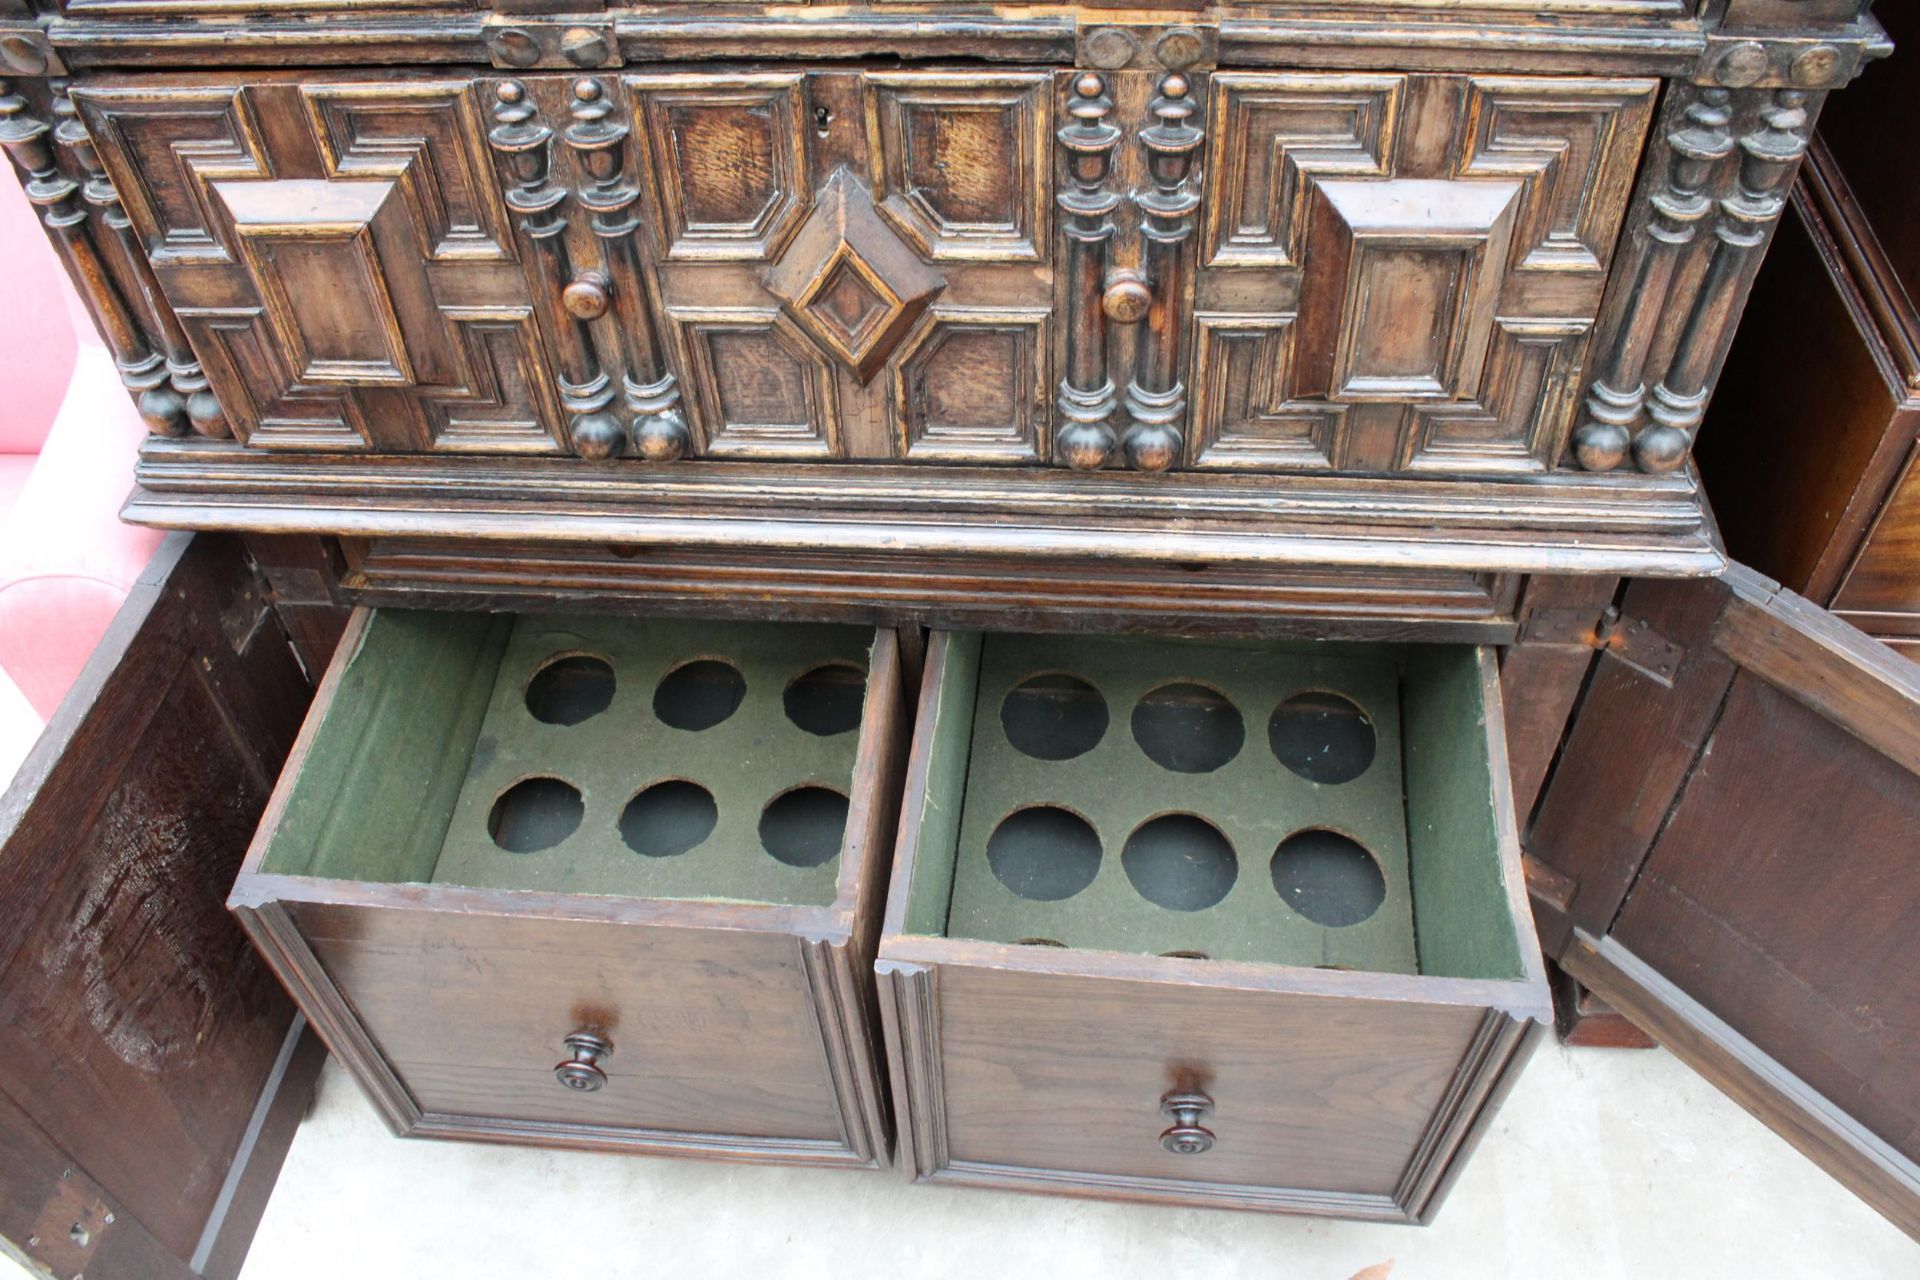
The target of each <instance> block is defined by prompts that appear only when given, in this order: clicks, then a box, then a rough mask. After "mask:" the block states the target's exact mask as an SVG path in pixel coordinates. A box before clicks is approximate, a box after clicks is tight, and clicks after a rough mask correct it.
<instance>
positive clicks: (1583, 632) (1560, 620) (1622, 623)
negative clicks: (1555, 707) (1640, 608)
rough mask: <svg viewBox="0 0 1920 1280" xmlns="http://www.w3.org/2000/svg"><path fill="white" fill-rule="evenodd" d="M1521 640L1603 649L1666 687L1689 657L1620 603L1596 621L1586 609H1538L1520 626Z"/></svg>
mask: <svg viewBox="0 0 1920 1280" xmlns="http://www.w3.org/2000/svg"><path fill="white" fill-rule="evenodd" d="M1518 642H1519V643H1520V644H1527V645H1566V646H1569V647H1578V648H1583V649H1598V650H1602V651H1604V652H1606V653H1610V654H1612V655H1613V657H1614V658H1615V659H1616V660H1617V661H1619V662H1622V663H1625V664H1626V665H1627V666H1628V667H1630V668H1632V669H1633V670H1634V671H1637V672H1639V673H1640V674H1641V675H1643V676H1645V677H1646V678H1647V679H1649V680H1651V681H1653V682H1654V683H1655V684H1658V685H1660V686H1661V687H1662V688H1667V689H1671V688H1673V680H1674V677H1675V675H1677V674H1678V673H1679V671H1680V660H1681V659H1682V658H1684V657H1686V656H1687V651H1686V650H1685V649H1683V648H1681V647H1680V646H1679V645H1677V644H1675V643H1673V641H1671V640H1669V639H1667V638H1666V637H1665V636H1663V635H1661V634H1660V633H1659V632H1658V631H1655V630H1654V629H1653V628H1652V627H1651V626H1649V625H1647V623H1646V621H1645V620H1644V619H1641V618H1629V617H1625V616H1623V615H1622V614H1621V612H1620V607H1619V606H1618V605H1611V604H1610V605H1608V606H1607V608H1606V611H1605V612H1603V613H1602V614H1601V615H1600V617H1599V619H1598V620H1597V621H1596V620H1595V619H1594V616H1593V614H1592V613H1591V612H1589V611H1588V610H1585V609H1540V610H1536V611H1535V612H1534V613H1532V614H1529V615H1528V617H1527V621H1526V624H1525V625H1524V626H1523V627H1522V628H1521V629H1520V636H1519V640H1518Z"/></svg>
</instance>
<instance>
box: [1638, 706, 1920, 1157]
mask: <svg viewBox="0 0 1920 1280" xmlns="http://www.w3.org/2000/svg"><path fill="white" fill-rule="evenodd" d="M1840 796H1844V797H1845V799H1844V802H1843V803H1836V800H1835V797H1840ZM1917 849H1920V775H1916V774H1914V773H1913V772H1912V771H1911V770H1910V769H1909V768H1907V767H1906V766H1903V765H1902V764H1900V763H1897V762H1895V761H1893V760H1890V759H1888V758H1887V757H1886V756H1884V755H1881V754H1880V753H1879V752H1877V751H1873V750H1871V749H1867V748H1865V747H1864V744H1862V743H1861V742H1860V741H1859V740H1858V739H1856V738H1854V737H1853V736H1852V735H1851V734H1849V733H1848V732H1847V730H1845V729H1844V728H1842V727H1840V726H1838V725H1836V724H1834V723H1833V722H1832V721H1830V720H1828V719H1827V718H1826V717H1824V716H1822V715H1820V714H1818V713H1817V712H1815V711H1812V710H1810V709H1808V708H1807V707H1805V706H1804V705H1802V704H1801V703H1799V702H1797V701H1795V700H1794V699H1793V698H1792V697H1791V696H1790V695H1788V694H1786V693H1783V692H1781V691H1780V690H1779V689H1776V688H1775V687H1773V686H1772V685H1770V684H1768V683H1767V682H1766V681H1765V680H1762V679H1759V678H1757V677H1755V676H1753V675H1751V674H1748V673H1745V672H1742V673H1741V674H1740V675H1738V676H1736V677H1735V679H1734V683H1733V688H1732V689H1731V691H1730V692H1729V694H1728V697H1727V701H1726V704H1725V706H1724V708H1723V710H1722V711H1721V715H1720V721H1719V723H1718V724H1717V725H1716V726H1715V728H1714V732H1713V736H1712V737H1711V738H1709V739H1708V740H1707V744H1706V746H1705V748H1704V749H1703V751H1702V753H1701V756H1700V760H1699V763H1698V765H1697V766H1696V768H1695V769H1694V772H1693V775H1692V777H1690V778H1689V779H1688V781H1687V786H1686V789H1685V791H1684V793H1683V794H1682V796H1681V798H1680V800H1679V802H1678V804H1677V805H1676V806H1675V808H1674V810H1673V813H1672V815H1671V817H1669V819H1668V820H1667V824H1666V826H1665V828H1664V829H1663V830H1662V831H1661V833H1660V838H1659V840H1657V841H1656V842H1655V844H1654V846H1653V850H1652V852H1651V853H1650V854H1649V855H1648V857H1647V861H1646V863H1645V865H1644V866H1643V867H1642V869H1641V872H1640V877H1639V879H1638V880H1637V881H1636V882H1635V885H1634V888H1633V892H1632V894H1631V895H1630V896H1629V897H1628V898H1627V902H1626V905H1625V907H1624V909H1623V910H1622V911H1621V913H1620V917H1619V919H1618V920H1616V921H1615V923H1614V926H1613V929H1612V931H1611V932H1612V936H1613V937H1614V938H1616V939H1618V940H1619V941H1620V942H1621V943H1622V944H1623V945H1625V946H1627V947H1628V948H1630V949H1632V950H1633V952H1634V953H1635V954H1636V955H1638V956H1639V957H1640V958H1641V959H1643V960H1645V961H1646V962H1647V963H1648V964H1651V965H1653V966H1654V967H1656V968H1657V969H1659V970H1660V971H1661V972H1662V973H1665V974H1668V975H1669V976H1671V977H1672V978H1673V979H1674V981H1676V982H1677V983H1679V984H1680V985H1681V986H1682V987H1683V988H1685V990H1686V991H1687V993H1688V994H1689V995H1691V996H1692V997H1693V998H1694V999H1696V1000H1698V1001H1699V1002H1700V1003H1701V1004H1703V1005H1705V1006H1706V1007H1708V1008H1709V1009H1712V1010H1713V1011H1714V1012H1715V1013H1716V1014H1717V1015H1718V1016H1720V1017H1721V1018H1723V1019H1725V1020H1726V1022H1727V1023H1728V1024H1729V1025H1731V1026H1732V1027H1734V1028H1735V1029H1736V1030H1737V1031H1739V1032H1740V1033H1741V1034H1742V1035H1744V1036H1746V1037H1747V1038H1749V1039H1751V1040H1754V1041H1756V1042H1758V1043H1762V1044H1765V1045H1767V1046H1768V1048H1769V1050H1770V1051H1771V1053H1772V1054H1773V1056H1774V1057H1776V1058H1777V1059H1779V1061H1780V1062H1781V1063H1782V1065H1784V1066H1785V1067H1786V1068H1787V1069H1788V1070H1790V1071H1792V1072H1793V1073H1794V1074H1795V1075H1798V1076H1800V1077H1801V1078H1803V1079H1805V1080H1809V1081H1813V1082H1816V1083H1817V1084H1818V1085H1819V1086H1820V1088H1821V1091H1822V1092H1823V1093H1824V1094H1825V1095H1826V1096H1827V1097H1828V1098H1829V1099H1831V1100H1832V1101H1833V1102H1834V1103H1836V1104H1837V1105H1839V1106H1840V1107H1841V1108H1843V1109H1844V1110H1845V1111H1847V1112H1848V1113H1850V1114H1851V1115H1853V1116H1854V1117H1856V1118H1857V1119H1858V1120H1859V1121H1860V1122H1861V1123H1862V1124H1864V1125H1866V1127H1867V1128H1869V1129H1871V1130H1872V1131H1874V1132H1875V1133H1879V1134H1884V1135H1885V1136H1886V1137H1887V1139H1888V1140H1889V1141H1891V1142H1892V1143H1893V1144H1894V1145H1895V1146H1896V1147H1898V1148H1899V1149H1900V1150H1901V1151H1902V1152H1903V1153H1904V1154H1905V1155H1906V1156H1907V1157H1908V1158H1909V1159H1914V1160H1920V1075H1916V1073H1915V1072H1913V1071H1912V1070H1910V1069H1908V1068H1909V1066H1910V1064H1911V1063H1912V1061H1913V1055H1914V1052H1915V1050H1916V1048H1920V999H1916V998H1914V997H1913V996H1912V995H1911V993H1913V992H1915V991H1920V955H1917V954H1916V953H1915V951H1914V948H1913V947H1912V945H1911V940H1912V938H1913V937H1914V936H1915V933H1916V932H1917V931H1920V891H1916V889H1915V887H1914V879H1915V872H1916V850H1917ZM1784 973H1790V974H1791V975H1792V976H1791V979H1790V980H1787V981H1782V980H1781V977H1782V975H1783V974H1784Z"/></svg>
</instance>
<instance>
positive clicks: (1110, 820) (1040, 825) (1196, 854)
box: [878, 633, 1550, 1221]
mask: <svg viewBox="0 0 1920 1280" xmlns="http://www.w3.org/2000/svg"><path fill="white" fill-rule="evenodd" d="M879 955H880V959H879V965H878V968H879V972H880V975H881V987H882V995H881V1011H882V1018H883V1021H884V1022H885V1024H886V1030H887V1037H888V1048H889V1057H890V1062H891V1066H892V1073H893V1084H894V1099H895V1107H896V1112H897V1114H898V1116H899V1125H900V1133H901V1155H900V1162H901V1164H902V1165H903V1167H904V1168H905V1169H906V1170H907V1172H908V1173H909V1175H910V1176H913V1177H916V1178H919V1179H926V1180H935V1181H954V1182H964V1183H973V1184H987V1185H999V1186H1011V1187H1019V1188H1026V1189H1038V1190H1054V1191H1064V1192H1069V1193H1076V1194H1089V1195H1102V1196H1118V1197H1123V1198H1137V1199H1151V1200H1166V1201H1173V1202H1180V1203H1193V1204H1206V1205H1224V1206H1232V1207H1242V1208H1263V1209H1277V1210H1293V1211H1301V1212H1312V1213H1322V1214H1324V1213H1334V1214H1343V1215H1352V1216H1358V1217H1369V1218H1381V1219H1397V1220H1416V1221H1424V1220H1426V1219H1427V1218H1428V1217H1429V1216H1430V1215H1431V1214H1432V1213H1433V1212H1434V1211H1435V1210H1436V1208H1437V1206H1438V1203H1439V1199H1440V1196H1441V1194H1442V1193H1443V1192H1444V1189H1445V1188H1446V1186H1447V1185H1448V1184H1449V1182H1450V1180H1451V1178H1452V1176H1453V1174H1454V1173H1455V1172H1456V1171H1457V1169H1458V1167H1459V1163H1460V1161H1461V1160H1462V1158H1463V1157H1464V1155H1465V1153H1466V1151H1467V1149H1468V1148H1469V1147H1470V1146H1471V1144H1472V1142H1473V1141H1474V1139H1475V1138H1476V1137H1477V1136H1478V1134H1479V1133H1480V1132H1481V1130H1482V1129H1483V1128H1484V1127H1485V1126H1486V1124H1487V1123H1488V1122H1489V1120H1490V1117H1491V1115H1492V1113H1493V1110H1494V1106H1495V1104H1496V1102H1497V1100H1498V1098H1499V1097H1500V1096H1501V1093H1502V1091H1503V1089H1504V1088H1505V1086H1506V1084H1507V1083H1508V1082H1510V1080H1511V1079H1512V1078H1513V1074H1514V1073H1515V1071H1516V1070H1517V1068H1518V1066H1519V1065H1520V1064H1521V1063H1522V1062H1523V1061H1524V1059H1525V1056H1526V1051H1527V1049H1528V1047H1529V1046H1530V1044H1531V1040H1532V1036H1531V1032H1532V1030H1533V1029H1534V1027H1535V1026H1536V1025H1537V1024H1539V1023H1542V1022H1544V1021H1545V1020H1547V1019H1548V1017H1549V1016H1550V1002H1549V998H1548V995H1547V991H1546V985H1545V980H1544V977H1543V974H1542V969H1541V962H1540V958H1539V955H1538V950H1537V944H1536V942H1535V939H1534V934H1533V926H1532V918H1531V916H1530V914H1529V910H1528V906H1527V903H1526V897H1525V892H1524V889H1523V887H1522V877H1521V871H1520V863H1519V851H1518V848H1517V847H1516V842H1515V839H1514V834H1513V826H1512V816H1511V801H1510V799H1509V792H1508V783H1507V763H1506V753H1505V744H1504V740H1503V735H1502V728H1501V713H1500V701H1499V691H1498V683H1497V677H1496V674H1495V671H1494V666H1493V659H1492V655H1491V652H1490V651H1488V650H1483V649H1474V648H1470V647H1397V646H1372V645H1345V646H1328V645H1320V646H1300V647H1295V648H1272V647H1268V648H1258V649H1255V648H1246V647H1237V648H1215V647H1201V646H1197V645H1181V644H1159V643H1153V642H1146V641H1127V640H1093V639H1088V638H1084V637H1077V638H1057V639H1056V638H1019V637H1004V636H990V637H988V638H986V639H985V640H984V642H983V641H982V640H981V638H980V637H978V636H975V635H967V634H961V633H937V634H936V636H935V638H934V643H933V646H932V648H931V650H930V653H929V658H928V664H927V671H926V679H925V683H924V686H923V689H922V693H921V705H920V712H919V719H918V722H917V726H916V729H915V741H914V749H913V756H912V760H911V763H910V765H909V769H908V785H907V796H906V800H905V802H904V812H903V818H902V826H901V832H900V839H899V843H898V849H897V852H896V857H895V864H894V871H893V881H892V889H891V893H890V897H889V902H888V912H887V920H886V926H885V932H884V934H883V937H882V939H881V943H880V950H879Z"/></svg>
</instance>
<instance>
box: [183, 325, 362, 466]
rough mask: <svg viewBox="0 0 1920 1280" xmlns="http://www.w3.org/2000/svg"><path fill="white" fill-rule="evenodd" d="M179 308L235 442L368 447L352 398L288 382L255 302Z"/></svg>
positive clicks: (284, 446)
mask: <svg viewBox="0 0 1920 1280" xmlns="http://www.w3.org/2000/svg"><path fill="white" fill-rule="evenodd" d="M179 314H180V323H181V325H182V326H183V327H185V329H186V331H187V336H188V338H189V339H190V340H191V341H192V343H193V349H194V351H195V352H196V353H197V354H198V355H199V356H200V358H201V360H202V362H203V364H204V367H205V369H206V373H207V379H208V381H209V383H211V385H212V387H213V392H214V394H215V395H216V396H218V397H219V398H220V407H221V409H222V410H223V411H224V412H225V413H226V415H227V420H228V421H229V422H231V423H232V424H233V429H234V434H235V435H236V436H237V437H238V438H239V439H240V440H241V441H242V442H244V443H246V444H250V445H263V446H267V447H270V448H277V449H317V450H324V451H331V450H336V449H364V448H366V447H367V446H368V444H369V441H370V437H369V434H368V432H367V424H366V422H365V421H364V420H363V419H362V418H361V416H360V412H359V408H358V406H356V405H355V404H354V399H353V397H352V396H351V395H348V394H346V393H345V392H343V391H339V390H327V391H322V390H315V389H313V388H309V387H304V386H301V385H300V384H299V383H297V382H296V381H294V379H293V377H292V375H291V374H290V373H289V372H288V370H287V367H286V356H285V354H284V353H283V352H282V350H281V349H280V346H279V344H278V343H276V342H275V341H274V340H273V337H272V335H270V334H269V333H268V331H267V323H266V319H265V317H263V316H262V315H261V313H260V311H259V309H258V308H255V307H245V308H226V309H204V310H202V309H188V308H182V309H181V311H180V313H179Z"/></svg>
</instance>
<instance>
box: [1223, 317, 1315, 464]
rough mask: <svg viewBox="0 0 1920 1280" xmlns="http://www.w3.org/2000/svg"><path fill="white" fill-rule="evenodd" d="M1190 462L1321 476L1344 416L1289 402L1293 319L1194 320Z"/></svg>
mask: <svg viewBox="0 0 1920 1280" xmlns="http://www.w3.org/2000/svg"><path fill="white" fill-rule="evenodd" d="M1194 337H1195V345H1194V353H1193V385H1194V397H1193V445H1192V464H1193V465H1194V466H1198V467H1246V468H1256V469H1263V468H1279V469H1295V468H1299V469H1307V470H1320V469H1325V468H1328V467H1331V466H1332V465H1333V451H1334V444H1335V439H1336V437H1337V435H1338V433H1339V429H1340V423H1341V420H1342V418H1343V417H1344V415H1345V412H1346V411H1345V410H1344V409H1341V408H1339V407H1337V406H1333V405H1328V404H1324V403H1320V404H1311V403H1309V404H1301V403H1294V402H1289V401H1288V400H1287V391H1286V388H1287V381H1288V378H1287V371H1288V367H1289V366H1290V364H1291V363H1292V359H1293V341H1294V337H1295V329H1294V317H1293V316H1291V315H1208V314H1205V313H1203V314H1201V315H1198V316H1195V317H1194Z"/></svg>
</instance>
